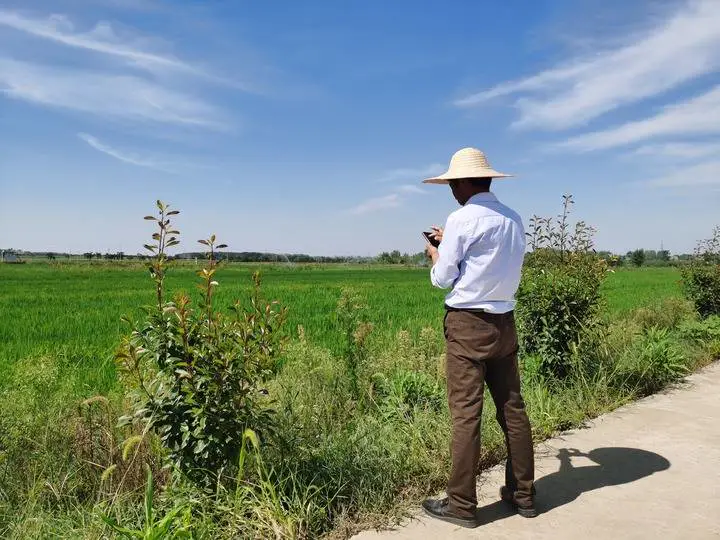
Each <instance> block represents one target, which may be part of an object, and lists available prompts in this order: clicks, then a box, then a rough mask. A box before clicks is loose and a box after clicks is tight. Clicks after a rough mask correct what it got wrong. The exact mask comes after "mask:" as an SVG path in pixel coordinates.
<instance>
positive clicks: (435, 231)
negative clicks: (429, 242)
mask: <svg viewBox="0 0 720 540" xmlns="http://www.w3.org/2000/svg"><path fill="white" fill-rule="evenodd" d="M430 230H431V231H432V234H431V235H430V236H432V237H433V238H434V239H435V240H437V241H438V242H442V239H443V232H444V231H443V229H442V227H438V226H437V225H433V226H432V227H430Z"/></svg>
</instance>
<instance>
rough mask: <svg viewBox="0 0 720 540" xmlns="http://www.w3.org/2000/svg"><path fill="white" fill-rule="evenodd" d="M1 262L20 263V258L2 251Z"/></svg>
mask: <svg viewBox="0 0 720 540" xmlns="http://www.w3.org/2000/svg"><path fill="white" fill-rule="evenodd" d="M2 262H6V263H19V262H21V261H20V258H19V257H18V256H17V255H16V254H15V253H8V252H5V251H3V253H2Z"/></svg>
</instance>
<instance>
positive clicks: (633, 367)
mask: <svg viewBox="0 0 720 540" xmlns="http://www.w3.org/2000/svg"><path fill="white" fill-rule="evenodd" d="M688 371H689V369H688V364H687V358H686V356H685V354H684V352H683V350H682V348H681V346H680V344H679V343H678V341H677V340H676V339H675V337H674V336H673V334H672V332H671V331H670V330H668V329H666V328H649V329H648V330H646V331H645V332H644V333H643V334H642V336H641V338H640V339H639V340H637V341H636V343H635V345H634V346H633V347H632V348H631V349H630V350H628V351H627V352H626V354H625V357H624V358H623V359H622V360H621V368H620V370H619V373H618V375H619V377H620V378H621V379H622V380H623V381H624V384H625V385H627V386H629V387H630V388H632V389H633V390H634V391H636V392H637V393H639V394H640V395H645V394H650V393H652V392H655V391H657V390H660V389H661V388H663V387H665V386H666V385H667V384H669V383H671V382H674V381H677V380H679V379H681V378H682V377H683V376H685V375H687V373H688Z"/></svg>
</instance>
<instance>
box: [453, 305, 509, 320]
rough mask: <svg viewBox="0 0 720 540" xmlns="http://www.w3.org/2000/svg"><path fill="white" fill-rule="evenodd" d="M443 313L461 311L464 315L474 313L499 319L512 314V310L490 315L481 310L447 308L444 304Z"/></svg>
mask: <svg viewBox="0 0 720 540" xmlns="http://www.w3.org/2000/svg"><path fill="white" fill-rule="evenodd" d="M445 311H447V312H451V311H461V312H465V313H475V314H478V313H480V314H484V315H492V316H496V317H501V316H503V315H510V314H512V312H513V311H512V310H510V311H508V312H506V313H491V312H489V311H487V310H485V309H482V308H456V307H452V306H448V305H447V304H445Z"/></svg>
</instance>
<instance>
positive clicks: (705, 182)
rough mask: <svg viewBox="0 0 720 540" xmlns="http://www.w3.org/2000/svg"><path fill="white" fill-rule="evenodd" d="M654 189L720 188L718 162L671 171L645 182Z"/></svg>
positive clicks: (719, 165) (719, 167)
mask: <svg viewBox="0 0 720 540" xmlns="http://www.w3.org/2000/svg"><path fill="white" fill-rule="evenodd" d="M647 184H648V185H650V186H654V187H668V188H672V187H676V188H681V187H703V186H705V187H707V186H720V161H707V162H704V163H698V164H697V165H693V166H691V167H687V168H683V169H679V170H676V171H672V172H670V173H669V174H667V175H665V176H661V177H659V178H655V179H653V180H650V181H649V182H647Z"/></svg>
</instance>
